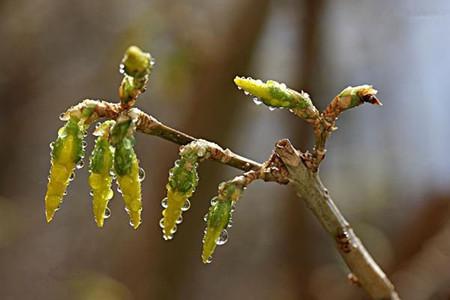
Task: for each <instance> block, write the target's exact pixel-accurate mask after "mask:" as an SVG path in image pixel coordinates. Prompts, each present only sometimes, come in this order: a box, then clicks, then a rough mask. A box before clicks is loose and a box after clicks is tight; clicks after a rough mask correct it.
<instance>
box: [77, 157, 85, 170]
mask: <svg viewBox="0 0 450 300" xmlns="http://www.w3.org/2000/svg"><path fill="white" fill-rule="evenodd" d="M82 167H84V161H83V160H82V159H80V161H79V162H78V163H77V169H81V168H82Z"/></svg>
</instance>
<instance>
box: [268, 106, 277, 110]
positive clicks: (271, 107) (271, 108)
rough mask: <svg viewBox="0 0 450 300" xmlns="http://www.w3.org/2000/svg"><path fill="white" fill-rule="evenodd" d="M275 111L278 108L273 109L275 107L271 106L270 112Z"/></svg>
mask: <svg viewBox="0 0 450 300" xmlns="http://www.w3.org/2000/svg"><path fill="white" fill-rule="evenodd" d="M275 109H277V108H276V107H273V106H269V110H270V111H274V110H275Z"/></svg>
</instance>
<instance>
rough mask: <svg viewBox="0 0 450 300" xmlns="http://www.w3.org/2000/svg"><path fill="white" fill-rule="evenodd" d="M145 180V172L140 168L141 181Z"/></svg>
mask: <svg viewBox="0 0 450 300" xmlns="http://www.w3.org/2000/svg"><path fill="white" fill-rule="evenodd" d="M144 179H145V171H144V169H142V168H139V181H141V182H142V181H143V180H144Z"/></svg>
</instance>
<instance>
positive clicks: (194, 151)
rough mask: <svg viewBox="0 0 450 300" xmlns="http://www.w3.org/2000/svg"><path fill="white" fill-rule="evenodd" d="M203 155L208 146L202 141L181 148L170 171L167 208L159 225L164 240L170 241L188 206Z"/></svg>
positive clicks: (205, 153)
mask: <svg viewBox="0 0 450 300" xmlns="http://www.w3.org/2000/svg"><path fill="white" fill-rule="evenodd" d="M205 155H208V144H206V143H204V141H202V140H197V141H194V142H192V143H189V144H187V145H185V146H183V147H182V148H181V150H180V158H179V159H178V160H177V161H175V166H174V167H173V168H172V169H170V172H169V182H168V183H167V185H166V188H167V204H165V205H164V206H167V207H165V209H164V210H163V212H162V214H163V219H162V223H161V227H162V229H163V236H164V239H166V240H170V239H172V237H173V234H174V233H175V232H176V228H177V226H176V225H177V223H178V220H181V219H182V213H183V211H184V210H187V209H188V208H189V206H190V202H189V198H190V197H191V196H192V195H193V193H194V192H195V189H196V188H197V185H198V173H197V168H198V162H199V160H200V159H202V158H203V157H204V156H205ZM163 201H165V200H163Z"/></svg>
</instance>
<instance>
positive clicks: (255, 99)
mask: <svg viewBox="0 0 450 300" xmlns="http://www.w3.org/2000/svg"><path fill="white" fill-rule="evenodd" d="M253 103H255V104H256V105H260V104H261V103H262V101H261V100H259V98H257V97H255V98H253Z"/></svg>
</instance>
